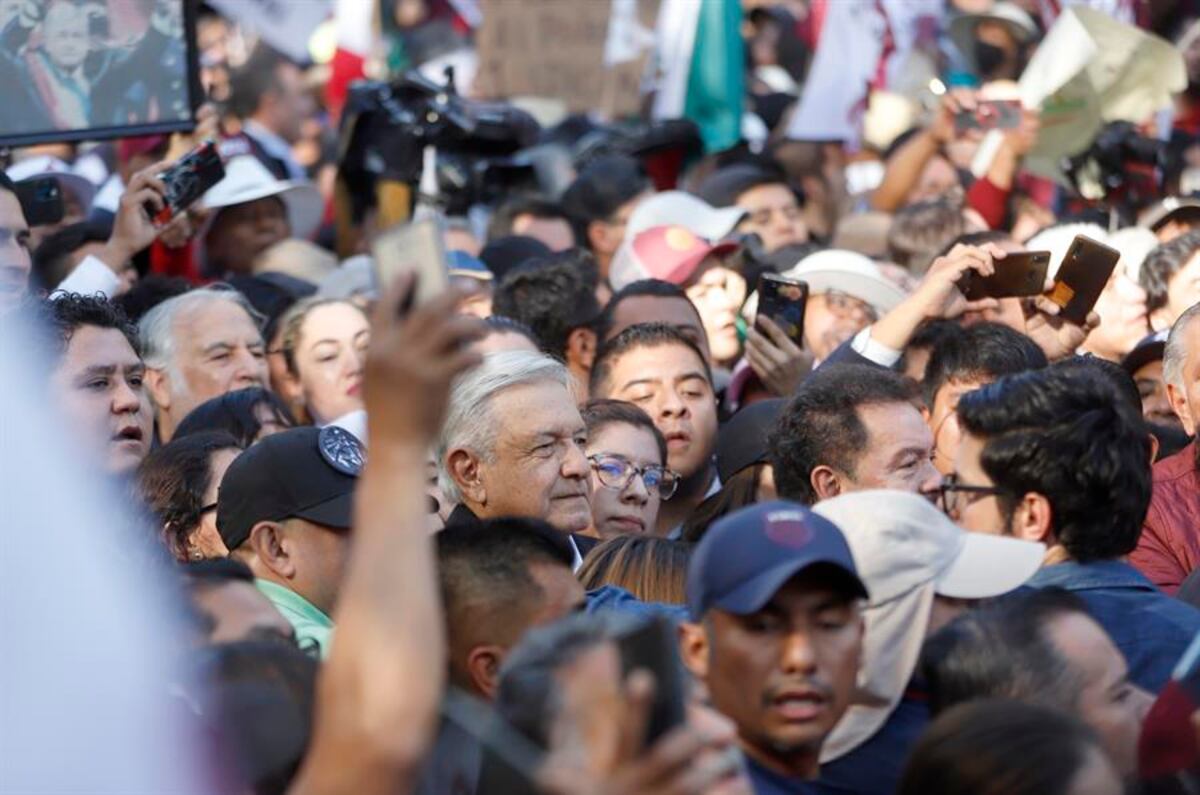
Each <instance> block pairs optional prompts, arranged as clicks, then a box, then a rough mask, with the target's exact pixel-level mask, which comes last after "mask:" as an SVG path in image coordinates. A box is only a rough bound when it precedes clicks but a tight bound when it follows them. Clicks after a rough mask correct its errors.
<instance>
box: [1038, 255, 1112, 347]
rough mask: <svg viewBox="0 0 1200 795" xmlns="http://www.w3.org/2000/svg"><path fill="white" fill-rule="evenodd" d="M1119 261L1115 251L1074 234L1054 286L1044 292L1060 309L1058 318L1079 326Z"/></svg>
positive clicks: (1085, 319) (1083, 321) (1084, 320)
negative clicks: (1047, 291)
mask: <svg viewBox="0 0 1200 795" xmlns="http://www.w3.org/2000/svg"><path fill="white" fill-rule="evenodd" d="M1120 259H1121V252H1119V251H1117V250H1116V249H1115V248H1110V247H1109V246H1106V245H1104V244H1103V243H1098V242H1097V241H1095V240H1092V239H1091V238H1090V237H1084V236H1083V235H1077V236H1076V237H1075V239H1074V240H1072V241H1071V247H1070V248H1068V249H1067V254H1066V256H1065V257H1063V261H1062V265H1060V266H1059V268H1058V274H1057V275H1056V276H1055V277H1054V286H1053V287H1051V288H1050V292H1049V293H1047V296H1048V297H1049V298H1050V300H1051V301H1053V302H1054V303H1056V304H1058V305H1059V307H1061V308H1062V312H1060V313H1059V315H1060V316H1061V317H1062V318H1064V319H1066V320H1068V321H1070V322H1072V323H1074V324H1076V325H1079V326H1082V325H1083V324H1084V323H1085V322H1086V321H1087V316H1088V313H1089V312H1091V311H1092V307H1093V306H1095V305H1096V301H1097V300H1099V298H1100V293H1102V292H1104V286H1105V285H1106V284H1108V279H1109V277H1110V276H1112V272H1113V269H1114V268H1116V267H1117V261H1118V260H1120Z"/></svg>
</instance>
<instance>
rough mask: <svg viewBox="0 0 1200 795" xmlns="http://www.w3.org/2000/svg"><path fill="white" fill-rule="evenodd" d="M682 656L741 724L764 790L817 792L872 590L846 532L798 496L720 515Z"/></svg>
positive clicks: (700, 556)
mask: <svg viewBox="0 0 1200 795" xmlns="http://www.w3.org/2000/svg"><path fill="white" fill-rule="evenodd" d="M687 597H688V612H689V617H690V619H691V622H690V623H685V624H683V625H682V628H681V632H682V635H681V638H682V640H681V648H682V653H683V659H684V663H685V664H686V665H687V667H688V669H689V670H690V671H691V672H692V673H693V674H694V675H695V676H696V677H697V678H698V679H699V680H700V681H702V682H703V683H704V684H705V685H706V687H707V689H708V693H709V696H710V697H711V699H712V705H713V706H714V707H715V708H716V709H717V710H718V711H720V712H722V713H724V715H725V716H726V717H728V718H729V719H730V720H732V721H733V722H734V724H735V725H736V727H737V735H738V744H739V745H740V746H741V748H742V751H743V752H744V753H745V756H746V768H747V773H748V774H749V776H750V780H751V782H752V783H753V785H754V791H755V792H756V793H757V795H775V793H797V792H800V793H804V792H813V791H814V790H813V789H812V784H811V781H812V780H813V779H815V778H816V777H817V773H818V765H819V759H820V753H821V743H823V742H824V740H825V737H826V736H827V735H828V734H829V733H830V731H832V730H833V727H834V725H835V724H836V723H837V722H838V720H839V719H840V718H841V717H842V715H843V714H844V713H845V711H846V708H847V707H848V706H849V704H850V699H851V695H852V693H853V691H854V683H855V675H856V673H857V671H858V658H859V655H860V653H861V651H862V638H863V619H862V614H861V612H860V610H861V604H860V602H861V600H864V599H866V597H867V592H866V588H865V587H864V586H863V584H862V581H861V580H860V579H859V577H858V572H857V570H856V569H855V566H854V559H853V557H852V556H851V554H850V548H849V547H848V546H847V544H846V539H845V538H844V537H843V536H842V533H841V531H840V530H838V529H837V527H835V526H834V525H833V524H832V523H831V522H830V521H829V520H827V519H824V518H822V517H820V516H818V515H816V514H815V513H812V512H811V511H809V510H808V509H806V508H804V507H802V506H800V505H798V504H796V503H790V502H782V501H776V502H765V503H759V504H757V505H753V506H750V507H748V508H744V509H742V510H740V511H736V512H735V513H732V514H730V515H728V516H726V517H725V518H723V519H721V520H720V521H717V522H716V523H714V524H713V526H712V527H711V528H710V529H709V531H708V533H706V534H705V536H704V538H703V540H701V542H700V543H699V544H698V545H697V547H696V549H695V551H694V552H693V554H692V560H691V564H690V565H689V568H688V578H687Z"/></svg>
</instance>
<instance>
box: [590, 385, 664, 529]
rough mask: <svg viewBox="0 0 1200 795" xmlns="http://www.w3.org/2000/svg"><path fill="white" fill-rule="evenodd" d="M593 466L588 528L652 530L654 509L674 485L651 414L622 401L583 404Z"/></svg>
mask: <svg viewBox="0 0 1200 795" xmlns="http://www.w3.org/2000/svg"><path fill="white" fill-rule="evenodd" d="M583 421H584V423H585V424H586V425H587V430H588V444H587V456H588V463H589V464H590V465H591V469H592V530H593V531H594V532H595V534H596V535H598V536H599V537H600V538H603V539H609V538H615V537H617V536H621V535H629V534H636V533H653V532H654V526H655V523H656V522H657V521H658V508H659V505H661V503H662V501H663V500H668V499H670V498H671V495H673V494H674V493H675V489H676V487H677V486H678V485H679V476H678V475H677V474H675V473H674V472H672V471H671V470H669V469H667V468H666V461H667V441H666V439H664V438H663V435H662V433H661V432H660V431H659V430H658V428H656V427H654V422H653V421H652V420H651V419H650V415H648V414H646V412H644V411H642V410H641V409H640V408H638V407H637V406H635V405H633V404H632V403H626V402H625V401H623V400H593V401H592V402H590V403H588V404H587V406H585V407H584V409H583Z"/></svg>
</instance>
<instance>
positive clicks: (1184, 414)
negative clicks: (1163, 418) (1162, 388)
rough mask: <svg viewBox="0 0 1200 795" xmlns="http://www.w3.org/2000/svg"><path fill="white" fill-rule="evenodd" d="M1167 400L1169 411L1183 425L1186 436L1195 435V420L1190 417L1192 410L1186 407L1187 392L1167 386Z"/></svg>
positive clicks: (1171, 385)
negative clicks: (1169, 405)
mask: <svg viewBox="0 0 1200 795" xmlns="http://www.w3.org/2000/svg"><path fill="white" fill-rule="evenodd" d="M1167 400H1169V401H1170V402H1171V410H1172V411H1174V412H1175V416H1176V417H1178V418H1179V421H1180V422H1182V423H1183V429H1184V430H1185V431H1187V435H1188V436H1192V435H1193V434H1195V433H1196V420H1195V419H1194V418H1193V417H1192V409H1191V407H1190V406H1188V399H1187V390H1185V389H1181V388H1180V387H1177V386H1175V385H1174V384H1167Z"/></svg>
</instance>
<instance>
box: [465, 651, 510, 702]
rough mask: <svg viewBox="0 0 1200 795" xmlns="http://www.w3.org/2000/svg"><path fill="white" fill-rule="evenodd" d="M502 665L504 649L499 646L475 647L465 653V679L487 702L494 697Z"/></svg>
mask: <svg viewBox="0 0 1200 795" xmlns="http://www.w3.org/2000/svg"><path fill="white" fill-rule="evenodd" d="M503 663H504V649H503V648H502V647H500V646H476V647H475V648H473V649H471V650H470V651H469V652H467V677H468V678H469V679H470V681H471V686H472V687H473V688H475V691H476V692H477V693H479V695H481V696H483V697H484V698H485V699H487V700H488V701H491V700H492V699H493V698H495V697H496V689H497V688H498V687H499V686H500V666H501V665H503Z"/></svg>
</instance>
